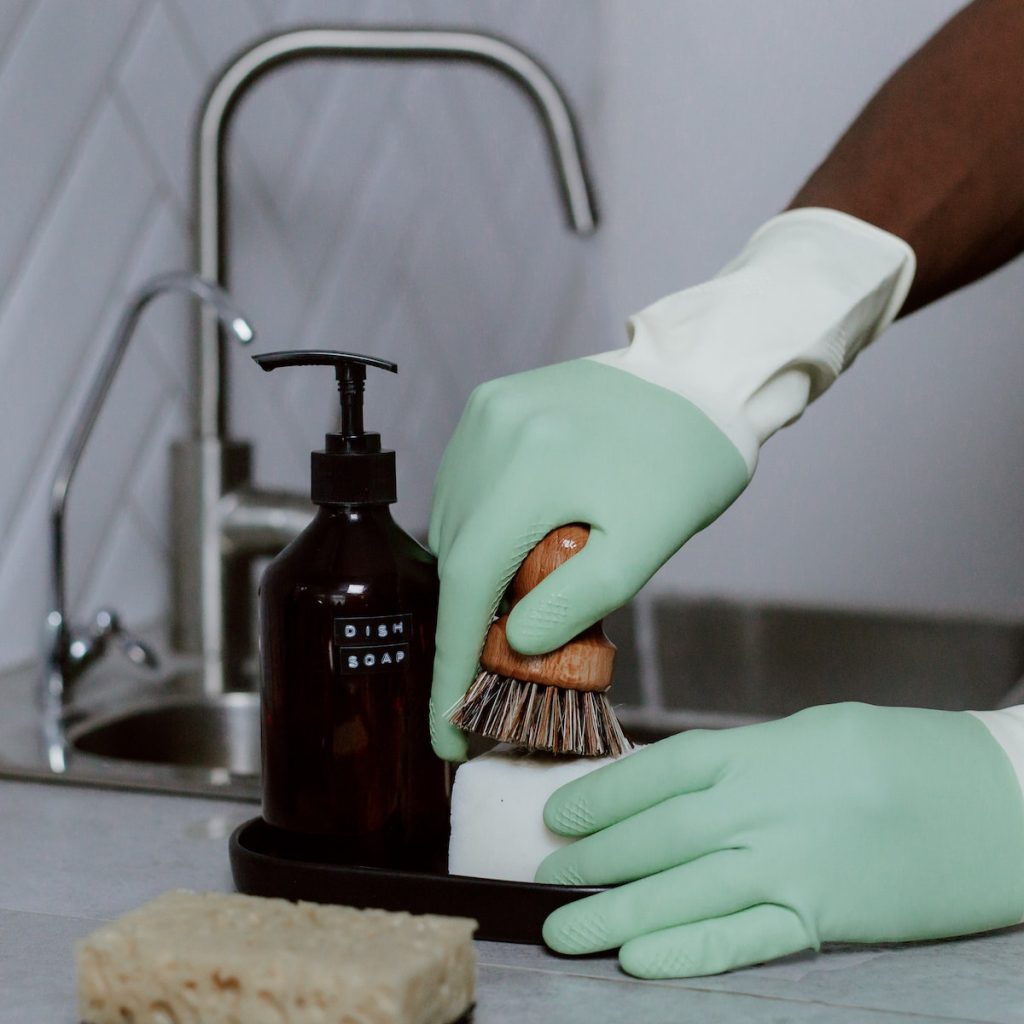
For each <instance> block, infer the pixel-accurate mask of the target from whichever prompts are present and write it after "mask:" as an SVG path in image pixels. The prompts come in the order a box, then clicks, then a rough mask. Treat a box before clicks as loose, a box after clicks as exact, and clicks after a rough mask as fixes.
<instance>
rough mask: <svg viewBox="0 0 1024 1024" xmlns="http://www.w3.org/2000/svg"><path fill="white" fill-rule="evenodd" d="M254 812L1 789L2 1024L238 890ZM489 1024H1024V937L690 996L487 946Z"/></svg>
mask: <svg viewBox="0 0 1024 1024" xmlns="http://www.w3.org/2000/svg"><path fill="white" fill-rule="evenodd" d="M252 813H253V808H252V807H251V806H245V805H240V804H238V803H233V802H226V801H213V800H205V799H198V798H185V797H173V796H155V795H147V794H137V793H124V792H116V791H106V790H93V789H80V788H72V787H61V786H54V785H47V784H41V783H26V782H9V781H0V1024H74V1021H75V1012H74V977H73V961H72V945H73V943H74V940H75V939H76V938H78V937H79V936H82V935H85V934H87V933H88V932H89V931H91V930H92V929H93V928H95V927H96V926H97V922H100V921H103V920H106V919H109V918H112V917H115V916H116V915H118V914H121V913H123V912H124V911H126V910H129V909H131V908H132V907H135V906H138V905H139V904H140V903H142V902H144V901H145V900H147V899H149V898H151V897H153V896H155V895H157V894H158V893H161V892H163V891H165V890H166V889H172V888H176V887H184V888H190V889H199V890H210V889H221V890H230V889H231V888H232V884H231V877H230V873H229V868H228V861H227V836H228V834H229V833H230V832H231V830H232V829H233V828H234V826H235V825H236V824H237V823H239V822H240V821H242V820H244V819H245V818H247V817H249V816H251V815H252ZM478 948H479V958H480V974H479V988H478V996H477V1007H476V1011H475V1014H474V1017H473V1020H474V1022H475V1024H492V1022H498V1021H501V1022H506V1021H510V1020H521V1021H533V1020H537V1021H541V1020H544V1021H548V1020H555V1021H558V1022H559V1024H575V1022H584V1021H586V1022H588V1024H595V1022H602V1021H616V1022H619V1021H638V1022H644V1024H658V1022H661V1021H665V1022H666V1024H667V1022H673V1024H676V1022H678V1021H700V1022H701V1024H716V1022H725V1021H744V1022H762V1021H773V1022H782V1021H794V1022H799V1024H804V1022H812V1021H813V1022H818V1021H823V1022H824V1021H827V1022H835V1024H848V1022H849V1024H853V1022H863V1024H883V1022H886V1024H888V1022H899V1021H904V1022H923V1021H989V1022H992V1021H995V1022H1024V929H1021V928H1015V929H1007V930H1005V931H1002V932H998V933H994V934H990V935H985V936H980V937H976V938H973V939H966V940H959V941H951V942H935V943H924V944H919V945H912V946H904V947H895V948H894V947H890V948H884V947H879V948H875V947H867V948H866V947H849V948H846V947H844V948H837V949H833V950H830V951H828V952H826V953H823V954H819V955H811V954H807V955H801V956H797V957H790V958H788V959H787V960H785V961H780V962H778V963H775V964H771V965H767V966H764V967H759V968H756V969H752V970H746V971H737V972H734V973H732V974H728V975H723V976H720V977H715V978H700V979H696V980H689V981H668V982H639V981H635V980H633V979H630V978H629V977H627V976H626V975H624V974H623V973H622V972H621V971H620V970H619V968H618V965H617V963H616V961H615V958H614V957H612V956H602V957H594V958H587V959H562V958H558V957H555V956H553V955H551V954H550V953H548V952H546V951H544V950H543V949H539V948H535V947H531V946H513V945H504V944H501V943H493V942H481V943H479V944H478Z"/></svg>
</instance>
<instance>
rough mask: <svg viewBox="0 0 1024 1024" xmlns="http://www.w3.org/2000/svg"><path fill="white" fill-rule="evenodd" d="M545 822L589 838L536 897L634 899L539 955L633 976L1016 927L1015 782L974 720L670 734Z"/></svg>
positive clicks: (570, 920) (851, 719) (546, 866)
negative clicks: (613, 966) (560, 890)
mask: <svg viewBox="0 0 1024 1024" xmlns="http://www.w3.org/2000/svg"><path fill="white" fill-rule="evenodd" d="M988 714H989V715H992V714H995V715H1001V714H1004V713H1003V712H995V713H992V712H990V713H988ZM982 717H984V715H983V716H982ZM544 819H545V821H546V822H547V825H548V827H549V828H551V829H553V830H554V831H555V832H559V833H561V834H563V835H571V836H586V837H587V838H584V839H581V840H580V841H578V842H576V843H572V844H570V845H568V846H566V847H563V848H562V849H560V850H558V851H557V852H555V853H553V854H552V855H551V856H549V857H548V858H547V859H546V860H545V861H544V862H543V863H542V864H541V866H540V868H539V869H538V872H537V878H538V880H540V881H543V882H561V883H567V884H574V885H579V884H587V885H590V884H596V885H606V884H614V883H619V882H626V883H629V884H627V885H622V886H621V887H619V888H616V889H613V890H611V891H609V892H607V893H600V894H598V895H596V896H592V897H588V898H587V899H584V900H581V901H579V902H577V903H574V904H570V905H569V906H566V907H563V908H562V909H560V910H557V911H556V912H555V913H553V914H552V915H551V916H550V917H549V918H548V919H547V922H546V923H545V926H544V939H545V941H546V942H547V943H548V945H549V946H551V948H552V949H555V950H558V951H559V952H562V953H591V952H596V951H598V950H606V949H616V948H618V949H619V961H620V963H621V965H622V967H623V968H624V969H625V970H626V971H628V972H629V973H630V974H634V975H637V976H638V977H644V978H664V977H690V976H694V975H701V974H716V973H719V972H721V971H727V970H729V969H731V968H735V967H742V966H746V965H749V964H754V963H760V962H762V961H765V960H770V959H773V958H775V957H780V956H784V955H786V954H789V953H793V952H796V951H798V950H802V949H808V948H812V949H817V948H818V947H819V946H820V944H821V943H822V942H826V941H843V942H900V941H904V940H911V939H935V938H941V937H945V936H952V935H965V934H969V933H971V932H978V931H983V930H986V929H991V928H998V927H1001V926H1003V925H1010V924H1015V923H1017V922H1019V921H1021V918H1022V915H1024V802H1022V799H1021V788H1020V784H1019V783H1018V780H1017V776H1016V774H1015V772H1014V768H1013V766H1012V765H1011V761H1010V759H1009V758H1008V756H1007V754H1006V753H1004V750H1003V748H1002V747H1001V746H1000V744H999V743H997V742H996V740H995V739H993V736H992V734H991V733H990V731H989V729H988V728H986V726H985V725H984V724H983V722H982V721H980V720H979V718H977V717H975V716H974V715H973V714H972V713H970V712H948V711H924V710H916V709H910V708H881V707H873V706H870V705H865V704H834V705H829V706H825V707H817V708H810V709H808V710H806V711H801V712H800V713H798V714H795V715H793V716H791V717H789V718H786V719H782V720H780V721H777V722H769V723H765V724H761V725H753V726H747V727H744V728H738V729H728V730H723V731H721V732H711V731H696V732H690V733H684V734H682V735H680V736H675V737H672V738H671V739H668V740H663V741H662V742H660V743H656V744H654V745H653V746H651V747H648V748H646V749H644V750H641V751H638V752H637V753H635V754H633V755H631V756H629V757H627V758H625V759H624V760H622V761H621V762H619V763H617V764H613V765H609V766H608V767H605V768H601V769H599V770H597V771H596V772H594V773H592V774H591V775H588V776H585V777H584V778H582V779H578V780H577V781H575V782H572V783H570V784H569V785H567V786H563V787H562V788H561V789H559V790H557V791H556V792H555V793H554V794H553V795H552V797H551V798H550V800H549V801H548V803H547V806H546V808H545V811H544Z"/></svg>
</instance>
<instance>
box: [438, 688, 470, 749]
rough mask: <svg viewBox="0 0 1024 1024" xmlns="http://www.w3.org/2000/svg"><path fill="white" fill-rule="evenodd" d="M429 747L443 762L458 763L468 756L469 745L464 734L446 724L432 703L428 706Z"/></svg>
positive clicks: (442, 715)
mask: <svg viewBox="0 0 1024 1024" xmlns="http://www.w3.org/2000/svg"><path fill="white" fill-rule="evenodd" d="M430 745H431V746H432V747H433V748H434V753H435V754H437V756H438V757H439V758H441V760H443V761H452V762H455V763H460V762H462V761H465V760H466V758H467V756H468V751H469V744H468V742H467V740H466V736H465V733H463V732H462V731H461V730H460V729H456V728H455V726H454V725H452V724H451V723H450V722H448V721H447V720H446V719H445V717H444V714H443V713H442V712H439V711H437V710H436V707H435V705H434V703H433V702H431V705H430Z"/></svg>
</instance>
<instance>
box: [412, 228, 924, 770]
mask: <svg viewBox="0 0 1024 1024" xmlns="http://www.w3.org/2000/svg"><path fill="white" fill-rule="evenodd" d="M913 272H914V254H913V251H912V250H911V249H910V247H909V246H908V245H907V244H906V243H905V242H903V241H901V240H900V239H898V238H895V237H894V236H892V235H890V234H888V233H887V232H884V231H881V230H879V229H878V228H876V227H873V226H872V225H870V224H866V223H864V222H863V221H859V220H857V219H856V218H854V217H850V216H847V215H846V214H844V213H838V212H837V211H835V210H790V211H788V212H787V213H783V214H781V215H780V216H778V217H775V218H773V219H772V220H770V221H768V223H766V224H764V225H763V226H762V227H761V228H760V229H759V230H758V231H757V232H755V233H754V235H753V237H752V238H751V239H750V241H749V242H748V243H747V245H746V246H745V247H744V249H743V250H742V252H740V254H739V255H738V256H737V257H736V258H735V259H734V260H732V261H731V262H730V263H729V264H728V265H727V266H725V267H724V268H723V269H722V270H721V271H720V272H719V273H718V274H717V275H716V276H715V277H714V278H712V279H711V280H710V281H707V282H705V283H703V284H699V285H697V286H696V287H693V288H687V289H684V290H683V291H681V292H678V293H676V294H675V295H670V296H667V297H666V298H664V299H661V300H660V301H659V302H656V303H655V304H654V305H653V306H650V307H648V308H647V309H645V310H641V311H640V312H639V313H637V314H635V315H634V316H633V317H631V318H630V320H629V330H628V333H629V339H630V340H629V344H628V345H627V346H626V347H625V348H622V349H616V350H614V351H612V352H604V353H599V354H597V355H594V356H590V357H588V358H586V359H579V360H575V361H573V362H569V363H562V364H560V365H557V366H550V367H546V368H544V369H541V370H534V371H531V372H529V373H522V374H517V375H515V376H512V377H503V378H501V379H499V380H495V381H491V382H490V383H488V384H484V385H483V386H482V387H479V388H477V390H476V391H474V392H473V395H472V397H471V398H470V401H469V404H468V405H467V407H466V411H465V412H464V413H463V416H462V420H461V421H460V422H459V425H458V427H457V428H456V431H455V434H454V436H453V437H452V440H451V442H450V443H449V446H448V449H447V451H446V452H445V456H444V459H443V460H442V463H441V469H440V471H439V473H438V477H437V481H436V483H435V487H434V506H433V511H432V514H431V523H430V546H431V548H432V549H433V550H434V553H435V554H436V555H437V557H438V570H439V572H440V576H441V598H440V608H439V611H438V626H437V658H436V660H435V663H434V684H433V694H432V699H431V711H430V726H431V736H432V737H433V743H434V749H435V750H436V751H437V753H438V754H439V755H440V756H441V757H444V758H447V759H448V760H460V759H462V758H463V757H464V756H465V752H466V744H465V740H464V737H463V736H462V735H461V734H460V733H459V732H458V731H456V730H455V729H453V728H452V727H451V726H450V725H449V724H448V720H447V713H448V712H449V711H450V710H451V708H452V707H453V705H454V704H455V703H456V702H457V701H458V699H459V698H460V697H461V696H462V694H463V693H464V692H465V690H466V688H467V687H468V686H469V684H470V683H471V682H472V679H473V676H474V674H475V672H476V668H477V658H478V656H479V654H480V649H481V647H482V646H483V640H484V636H485V634H486V631H487V626H488V625H489V623H490V620H491V616H492V614H493V612H494V610H495V608H496V607H497V604H498V601H499V600H500V598H501V595H502V593H503V591H504V589H505V587H506V585H507V584H508V582H509V580H510V579H511V578H512V576H513V575H514V574H515V571H516V569H517V568H518V567H519V563H520V562H521V561H522V559H523V558H524V557H525V555H526V554H527V552H528V551H529V550H530V548H532V547H533V546H534V544H536V543H537V541H539V540H540V539H541V538H542V537H543V536H544V534H545V533H547V532H548V531H549V530H552V529H554V528H555V527H556V526H563V525H566V524H568V523H573V522H581V523H585V524H586V525H588V526H589V527H590V529H591V533H590V539H589V541H588V542H587V546H586V548H585V549H584V550H583V552H582V553H581V554H578V555H575V556H574V557H573V558H571V559H570V560H569V561H568V562H566V563H565V565H563V566H561V567H560V568H559V569H558V570H557V571H555V572H554V573H552V574H551V575H550V576H549V577H548V578H547V579H546V580H545V581H544V583H543V584H542V585H541V586H539V587H537V588H536V589H535V590H534V591H533V592H532V593H531V594H530V595H528V596H527V597H526V598H525V600H523V601H521V602H520V603H519V604H518V605H517V606H516V608H515V610H514V611H513V612H512V615H511V618H510V620H509V623H508V639H509V642H510V643H511V645H512V646H513V647H514V648H516V649H517V650H519V651H520V652H521V653H523V654H542V653H544V652H546V651H550V650H554V649H555V648H556V647H559V646H561V645H562V644H563V643H565V642H566V641H567V640H569V639H571V638H572V637H573V636H574V635H575V634H576V633H578V632H579V631H580V630H582V629H584V628H585V627H587V626H589V625H590V624H591V623H593V622H596V621H597V619H599V618H601V616H603V615H605V614H607V613H608V612H610V611H612V610H613V609H615V608H617V607H618V606H619V605H621V604H624V603H625V602H626V601H627V600H629V598H630V597H632V596H633V594H635V593H636V592H637V591H638V590H639V589H640V588H641V587H642V586H643V584H644V583H646V582H647V580H648V579H650V577H651V576H652V575H653V574H654V572H655V571H656V570H657V569H658V568H659V567H660V566H661V565H662V564H663V563H664V562H665V561H666V560H667V559H668V558H670V557H671V556H672V554H673V553H674V552H675V551H676V550H677V549H678V548H679V547H680V546H681V545H682V544H683V543H684V542H685V541H687V540H688V539H689V538H690V537H691V536H692V535H693V534H694V533H696V532H697V531H698V530H700V529H701V528H702V527H704V526H706V525H707V524H708V523H710V522H711V521H712V520H713V519H715V518H716V517H717V516H718V515H719V514H720V513H721V512H722V511H723V510H724V509H725V508H726V506H728V505H729V503H730V502H731V501H732V500H733V499H734V498H735V497H736V496H737V495H738V494H739V493H740V492H741V491H742V490H743V488H744V487H745V486H746V484H747V481H748V480H749V479H750V476H751V474H752V473H753V472H754V467H755V465H756V463H757V456H758V451H759V450H760V446H761V445H762V444H763V443H764V442H765V441H766V440H767V439H768V438H769V437H770V436H771V435H772V434H774V433H775V431H777V430H779V429H780V428H782V427H783V426H785V425H786V424H787V423H792V422H793V421H794V420H796V419H798V418H799V416H800V415H801V413H802V412H803V410H804V408H805V407H806V406H807V404H808V403H809V402H811V401H813V400H814V399H815V398H817V396H819V395H820V394H822V393H823V392H824V391H825V390H826V389H827V388H828V387H829V386H830V385H831V383H832V382H833V381H834V380H835V379H836V378H837V377H838V375H839V374H840V373H841V372H842V370H843V369H845V368H846V367H847V366H849V365H850V363H851V362H852V361H853V359H854V358H855V357H856V355H857V353H858V352H859V351H861V350H862V349H863V348H864V346H865V345H867V344H869V343H870V342H871V341H872V340H873V339H874V338H876V337H877V336H878V334H879V333H880V332H881V331H882V330H884V329H885V327H886V326H887V325H888V324H889V323H890V322H891V321H892V318H893V317H894V316H895V315H896V312H897V311H898V309H899V307H900V305H901V304H902V302H903V298H904V296H905V295H906V292H907V289H908V288H909V287H910V281H911V279H912V277H913Z"/></svg>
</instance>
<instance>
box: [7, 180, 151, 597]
mask: <svg viewBox="0 0 1024 1024" xmlns="http://www.w3.org/2000/svg"><path fill="white" fill-rule="evenodd" d="M155 195H156V193H155V190H154V192H153V196H154V197H155ZM159 209H160V207H159V203H157V202H153V201H152V200H151V202H150V206H149V208H147V210H146V211H145V213H144V214H143V216H142V217H141V218H140V221H141V227H140V228H139V229H138V230H137V231H136V233H135V234H134V235H133V236H132V237H131V238H130V239H129V241H128V244H127V245H126V246H125V252H124V256H123V258H122V259H121V260H120V261H119V262H118V264H117V266H116V267H115V268H114V273H113V281H112V284H111V285H110V287H109V288H108V289H107V291H106V293H105V294H104V296H103V299H102V301H101V303H100V306H99V311H98V312H97V315H96V318H95V319H94V320H93V322H92V323H91V324H90V325H89V327H88V329H87V330H86V331H85V335H86V337H87V338H88V339H89V341H88V343H87V344H85V345H83V351H82V353H81V354H80V355H79V357H78V359H77V361H76V364H75V367H74V370H75V375H74V377H73V379H72V383H71V385H70V386H69V388H68V391H67V392H66V393H65V395H64V402H63V404H62V408H63V410H64V415H65V416H70V413H69V412H68V410H69V409H71V410H73V411H74V412H77V410H78V406H79V405H80V404H81V403H82V402H83V401H84V397H83V395H82V393H81V391H83V390H84V385H82V386H81V388H80V392H79V394H78V396H77V403H76V402H75V397H76V396H74V395H73V392H74V390H75V385H74V381H75V380H79V381H80V380H81V370H82V364H83V362H85V361H86V360H87V359H88V357H89V354H90V351H91V350H92V349H93V348H94V347H95V345H96V344H97V342H96V335H97V334H98V332H99V330H100V328H101V327H102V326H103V324H104V322H105V320H106V317H107V314H108V312H109V307H110V304H111V302H113V301H114V298H115V296H116V295H117V294H118V292H119V291H121V290H124V288H125V281H124V272H125V269H126V268H127V267H128V266H129V264H130V262H131V260H132V258H133V256H135V254H136V251H137V249H138V247H139V245H140V244H141V242H142V240H143V239H144V238H145V237H146V233H147V231H148V229H149V226H150V221H151V219H152V218H153V216H154V212H153V211H154V210H155V211H156V212H157V213H158V212H159ZM53 428H54V429H53V430H52V431H51V432H50V434H49V435H48V436H47V437H46V438H44V439H43V445H42V448H41V449H38V450H37V451H36V455H35V459H34V462H35V465H36V467H37V469H38V468H40V467H41V466H42V465H43V464H44V463H45V461H46V457H47V455H48V454H49V452H50V442H51V441H53V440H54V438H55V437H60V438H62V439H63V438H64V437H65V435H66V434H67V433H68V431H69V430H70V420H68V421H67V422H65V423H64V424H63V430H61V424H60V422H59V420H58V421H55V422H54V424H53ZM43 486H47V487H48V486H49V480H46V481H44V482H43ZM34 496H35V489H34V488H33V487H31V486H27V487H24V488H23V489H22V491H21V493H20V494H19V496H18V499H17V500H16V501H15V502H14V505H13V506H12V508H11V512H10V515H9V516H8V517H7V522H6V524H5V530H6V533H7V536H8V537H10V536H12V535H13V534H15V533H16V532H17V531H18V530H19V529H20V527H21V521H22V518H23V516H24V515H25V514H26V509H27V508H28V506H29V505H30V504H31V501H32V498H33V497H34ZM10 550H11V546H10V545H9V544H8V545H6V546H4V547H0V581H2V580H3V576H4V569H5V567H6V565H7V558H6V556H7V554H8V553H9V552H10Z"/></svg>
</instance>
